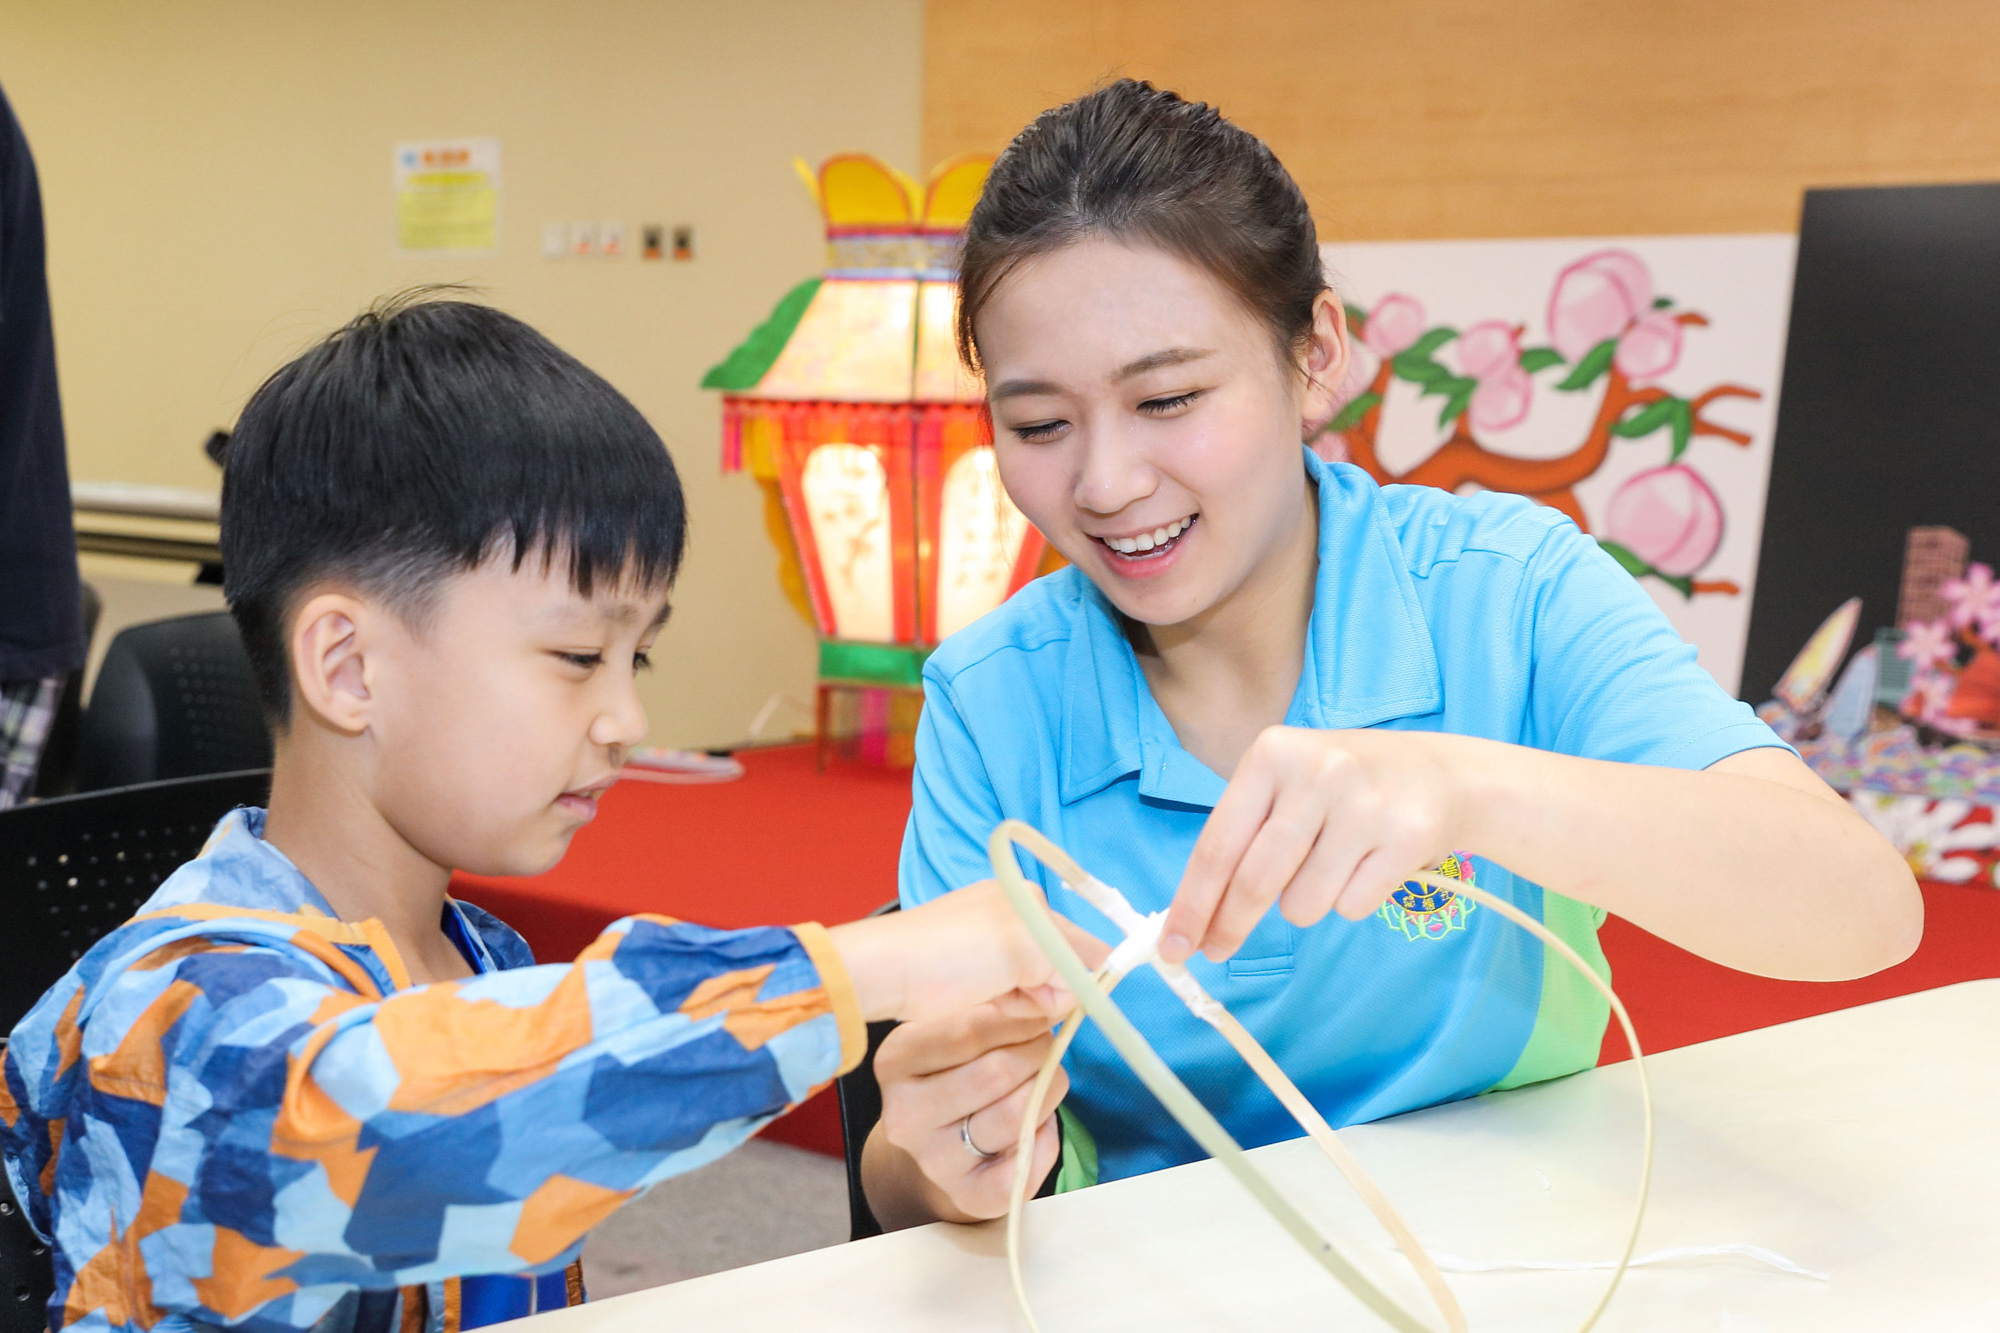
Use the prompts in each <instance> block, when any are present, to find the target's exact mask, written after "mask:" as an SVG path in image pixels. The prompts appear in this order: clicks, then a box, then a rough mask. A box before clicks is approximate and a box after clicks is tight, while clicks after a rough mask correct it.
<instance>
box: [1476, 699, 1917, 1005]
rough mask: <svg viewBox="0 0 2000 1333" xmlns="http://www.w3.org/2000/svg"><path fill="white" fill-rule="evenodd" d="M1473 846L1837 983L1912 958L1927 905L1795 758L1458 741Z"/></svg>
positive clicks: (1705, 953)
mask: <svg viewBox="0 0 2000 1333" xmlns="http://www.w3.org/2000/svg"><path fill="white" fill-rule="evenodd" d="M1437 740H1438V741H1439V742H1440V743H1441V744H1442V745H1444V746H1446V747H1447V752H1446V753H1445V754H1444V755H1442V756H1441V758H1442V759H1443V761H1444V762H1446V763H1447V764H1449V765H1451V766H1452V767H1453V768H1454V769H1455V770H1456V771H1457V772H1458V773H1459V774H1460V775H1461V782H1462V786H1461V791H1462V799H1463V804H1462V806H1461V809H1460V811H1459V816H1460V817H1459V819H1457V820H1455V821H1453V822H1454V823H1455V824H1456V825H1457V828H1458V830H1459V833H1460V836H1461V837H1462V838H1463V840H1464V845H1465V846H1466V848H1467V849H1468V850H1470V851H1473V852H1476V853H1478V854H1480V855H1482V856H1487V857H1490V858H1491V859H1493V860H1495V861H1497V862H1499V863H1500V864H1502V865H1504V866H1506V867H1507V868H1508V869H1509V870H1511V871H1513V872H1515V873H1516V874H1519V875H1522V876H1524V877H1526V878H1528V879H1531V880H1534V881H1535V882H1536V883H1539V884H1542V885H1544V886H1546V887H1547V888H1549V889H1552V890H1554V891H1556V892H1558V893H1562V894H1565V895H1567V896H1569V897H1572V898H1577V899H1580V900H1582V901H1584V902H1587V903H1591V904H1593V905H1594V906H1598V907H1602V908H1605V909H1606V910H1608V911H1611V912H1615V913H1616V914H1618V915H1619V916H1622V917H1624V918H1626V919H1627V920H1629V921H1631V922H1633V923H1634V924H1636V925H1639V926H1641V927H1643V928H1645V929H1646V930H1648V931H1651V932H1652V933H1653V934H1655V935H1658V936H1660V937H1661V938H1662V939H1665V940H1668V941H1671V942H1672V943H1674V944H1677V945H1679V946H1681V947H1682V948H1684V949H1687V950H1689V951H1690V952H1693V953H1696V954H1699V955H1701V956H1702V957H1704V958H1707V959H1710V960H1712V961H1714V962H1717V963H1721V964H1724V965H1725V966H1728V967H1733V968H1736V969H1738V970H1740V971H1745V972H1755V973H1758V974H1761V975H1763V976H1770V977H1781V978H1786V979H1790V980H1801V981H1837V980H1844V979H1847V978H1850V977H1857V976H1865V975H1866V974H1868V973H1870V972H1876V971H1879V970H1881V969H1882V968H1884V967H1888V966H1890V965H1891V964H1894V963H1897V962H1900V961H1902V960H1903V959H1904V958H1907V957H1908V956H1909V955H1910V953H1911V952H1912V951H1913V950H1914V949H1915V948H1916V946H1917V941H1918V940H1919V939H1920V938H1921V936H1922V934H1923V899H1922V896H1921V895H1920V894H1919V892H1918V890H1917V886H1916V881H1915V879H1914V878H1913V877H1912V875H1911V873H1910V869H1909V867H1908V865H1907V864H1905V863H1904V861H1903V859H1902V857H1901V856H1899V855H1898V854H1897V852H1896V850H1895V849H1894V848H1893V847H1891V846H1890V845H1889V844H1888V842H1887V841H1886V840H1885V839H1883V838H1882V836H1881V835H1880V834H1878V833H1877V832H1875V830H1874V829H1872V828H1870V827H1869V825H1868V824H1867V822H1866V821H1865V820H1863V819H1862V818H1861V817H1860V816H1859V815H1857V814H1855V813H1854V811H1853V810H1851V809H1849V808H1848V806H1847V804H1846V803H1845V802H1844V801H1842V800H1841V799H1840V798H1839V797H1838V796H1837V795H1835V794H1834V793H1833V791H1832V790H1831V789H1830V788H1828V787H1826V786H1825V784H1823V783H1821V782H1820V781H1819V779H1818V778H1817V777H1815V776H1814V775H1813V774H1812V772H1811V770H1809V769H1807V768H1806V767H1805V765H1804V764H1802V763H1800V762H1799V760H1798V759H1797V758H1795V757H1794V756H1793V755H1791V754H1790V753H1789V752H1787V751H1784V750H1780V749H1774V748H1766V749H1756V750H1747V751H1744V752H1742V753H1740V754H1736V755H1732V756H1730V757H1729V758H1727V759H1724V760H1722V761H1721V762H1719V763H1717V764H1716V765H1714V766H1713V767H1711V768H1709V769H1707V770H1705V771H1701V772H1689V771H1687V770H1683V769H1672V768H1655V767H1649V766H1645V765H1639V764H1621V763H1611V762H1606V761H1602V760H1591V759H1578V758H1575V757H1572V756H1568V755H1558V754H1550V753H1548V752H1546V751H1541V750H1533V749H1528V748H1526V747H1523V746H1517V745H1506V744H1502V743H1500V742H1496V741H1484V740H1478V739H1475V738H1470V737H1461V736H1443V735H1440V736H1438V737H1437Z"/></svg>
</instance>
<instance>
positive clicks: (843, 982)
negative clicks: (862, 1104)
mask: <svg viewBox="0 0 2000 1333" xmlns="http://www.w3.org/2000/svg"><path fill="white" fill-rule="evenodd" d="M792 933H793V934H794V935H796V936H798V938H799V943H800V944H801V945H803V946H804V948H805V951H806V956H807V957H808V958H811V959H812V963H813V967H814V968H815V969H817V970H818V972H819V984H820V987H821V989H823V990H825V991H826V998H827V1002H828V1003H829V1004H830V1005H831V1006H832V1007H833V1017H834V1021H835V1022H837V1023H838V1024H839V1025H840V1068H839V1069H837V1070H835V1071H834V1076H835V1077H836V1078H837V1077H839V1076H840V1075H841V1074H845V1073H846V1072H847V1071H848V1070H850V1069H852V1068H854V1067H855V1066H856V1065H858V1064H860V1063H861V1059H862V1057H863V1056H865V1055H867V1054H868V1023H867V1021H866V1020H865V1019H864V1018H863V1017H862V1014H861V997H860V996H858V995H856V994H855V993H854V981H853V979H852V978H850V977H849V976H848V975H847V964H846V962H844V961H843V960H842V959H841V956H840V950H839V949H837V948H835V947H834V943H833V936H831V935H829V934H827V930H826V927H825V926H822V925H821V924H820V923H819V922H817V921H807V922H805V923H803V924H801V925H796V926H793V927H792Z"/></svg>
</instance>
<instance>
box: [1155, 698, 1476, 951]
mask: <svg viewBox="0 0 2000 1333" xmlns="http://www.w3.org/2000/svg"><path fill="white" fill-rule="evenodd" d="M1461 739H1463V738H1461V737H1455V736H1445V735H1440V734H1437V733H1433V732H1421V731H1387V730H1367V731H1313V730H1307V729H1304V728H1299V727H1269V728H1267V729H1265V731H1264V732H1263V733H1262V734H1261V735H1259V736H1258V737H1257V739H1256V741H1255V742H1253V743H1252V744H1251V746H1250V749H1249V750H1248V751H1247V752H1245V754H1244V756H1243V760H1242V762H1241V763H1239V764H1238V765H1237V766H1236V772H1235V774H1234V775H1233V776H1232V777H1231V778H1230V781H1229V788H1228V790H1227V791H1225V792H1223V794H1222V799H1221V800H1220V801H1217V802H1216V804H1215V811H1214V813H1212V814H1211V815H1209V817H1208V824H1207V826H1206V827H1205V828H1203V829H1202V833H1201V837H1200V838H1199V839H1198V840H1197V841H1196V842H1195V846H1194V854H1193V855H1192V856H1191V857H1190V858H1189V859H1188V866H1187V872H1186V873H1185V874H1184V875H1183V876H1182V877H1181V885H1180V891H1179V892H1178V893H1177V894H1176V895H1175V896H1174V904H1173V907H1172V909H1171V910H1170V911H1169V912H1168V913H1167V924H1166V929H1165V931H1164V933H1163V934H1162V935H1161V938H1160V954H1161V956H1162V957H1164V958H1165V959H1166V960H1167V961H1168V962H1174V963H1178V962H1182V961H1184V960H1185V959H1186V958H1187V957H1188V956H1189V955H1190V954H1192V953H1193V952H1194V951H1195V950H1196V949H1200V950H1201V951H1202V953H1203V954H1205V955H1207V956H1208V957H1209V958H1211V959H1213V960H1216V961H1218V962H1219V961H1221V960H1222V959H1224V958H1227V957H1229V956H1230V955H1231V954H1233V953H1235V952H1236V950H1237V949H1238V948H1240V947H1242V944H1243V941H1244V938H1245V937H1246V936H1248V935H1249V934H1250V931H1251V929H1252V928H1253V927H1255V926H1256V924H1257V923H1258V922H1259V921H1261V920H1262V919H1263V917H1264V913H1265V912H1267V911H1269V910H1270V908H1271V905H1272V904H1273V903H1276V904H1277V905H1278V908H1279V910H1280V911H1281V912H1283V913H1284V916H1285V920H1287V921H1289V922H1291V923H1292V924H1293V925H1296V926H1310V925H1313V924H1314V923H1316V922H1317V921H1319V919H1320V918H1321V917H1323V916H1325V915H1326V914H1327V913H1328V912H1339V913H1340V914H1341V915H1342V916H1344V917H1347V918H1348V919H1349V920H1354V921H1358V920H1360V919H1361V918H1363V917H1365V916H1367V915H1368V914H1369V913H1370V912H1373V911H1374V910H1375V909H1376V908H1378V907H1380V906H1381V905H1382V903H1383V901H1384V900H1385V899H1387V898H1388V896H1389V894H1390V892H1391V891H1393V890H1394V889H1395V887H1396V886H1397V885H1398V884H1400V883H1401V882H1402V881H1403V880H1404V879H1405V878H1407V877H1408V876H1409V875H1410V874H1411V873H1412V872H1414V871H1416V870H1418V869H1420V868H1422V867H1425V866H1434V865H1436V864H1438V862H1439V861H1441V860H1442V859H1443V858H1444V855H1445V853H1446V852H1448V851H1450V850H1451V847H1450V843H1449V839H1450V838H1451V836H1452V831H1453V829H1454V827H1455V825H1456V823H1457V820H1458V818H1459V814H1460V811H1459V808H1458V807H1459V806H1460V805H1461V804H1462V796H1461V792H1460V790H1459V787H1458V785H1457V783H1456V782H1455V774H1454V771H1453V765H1452V764H1451V763H1450V762H1448V751H1449V749H1450V747H1451V743H1452V742H1455V741H1459V740H1461Z"/></svg>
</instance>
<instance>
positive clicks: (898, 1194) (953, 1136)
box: [861, 993, 1069, 1230]
mask: <svg viewBox="0 0 2000 1333" xmlns="http://www.w3.org/2000/svg"><path fill="white" fill-rule="evenodd" d="M1060 1016H1061V1015H1060V1014H1059V1013H1056V1012H1053V1011H1051V1010H1050V1009H1049V1008H1047V1007H1046V1006H1045V1005H1043V1004H1041V1003H1038V1002H1037V1001H1036V1000H1035V999H1033V998H1030V997H1028V996H1025V995H1021V994H1018V993H1017V994H1015V995H1011V996H1006V997H1003V998H1001V999H999V1000H995V1001H993V1002H992V1003H990V1004H983V1005H980V1006H979V1007H977V1008H976V1009H971V1010H968V1011H966V1012H963V1013H961V1014H957V1015H954V1016H952V1017H948V1018H938V1019H931V1020H929V1021H926V1022H916V1023H905V1024H903V1025H902V1026H900V1027H898V1028H897V1029H896V1030H895V1031H893V1032H891V1033H890V1034H889V1036H888V1037H887V1038H886V1039H885V1040H884V1041H883V1042H882V1045H881V1048H880V1049H879V1050H877V1051H876V1053H875V1079H876V1081H877V1082H878V1083H879V1084H880V1085H881V1088H882V1119H881V1121H880V1122H879V1123H878V1124H877V1125H876V1126H875V1129H874V1132H873V1133H871V1134H870V1135H869V1138H868V1144H867V1146H866V1148H865V1149H864V1150H863V1153H862V1167H861V1178H862V1183H863V1189H864V1190H865V1191H866V1193H867V1195H868V1203H869V1207H870V1209H871V1210H872V1211H873V1212H874V1214H875V1217H876V1220H877V1221H879V1222H880V1223H881V1224H882V1225H883V1227H884V1228H885V1229H888V1230H895V1229H897V1228H900V1227H906V1226H915V1225H917V1224H919V1223H922V1222H931V1221H937V1220H940V1219H942V1220H944V1221H948V1222H976V1221H983V1220H984V1219H986V1218H990V1217H999V1216H1001V1215H1002V1214H1003V1213H1005V1212H1006V1211H1007V1194H1008V1190H1009V1188H1010V1187H1011V1186H1012V1184H1013V1180H1014V1157H1015V1147H1016V1144H1017V1143H1018V1142H1019V1137H1020V1132H1021V1117H1022V1115H1023V1114H1024V1113H1025V1112H1026V1110H1027V1103H1028V1093H1029V1091H1030V1089H1031V1088H1032V1086H1033V1084H1034V1081H1035V1074H1036V1073H1037V1071H1039V1070H1040V1069H1041V1067H1042V1062H1043V1061H1044V1060H1045V1059H1047V1058H1048V1053H1049V1047H1050V1044H1051V1043H1052V1042H1053V1040H1054V1037H1053V1035H1052V1033H1051V1030H1050V1029H1051V1027H1052V1025H1053V1024H1054V1023H1055V1022H1056V1020H1057V1019H1058V1018H1060ZM1068 1090H1069V1078H1068V1076H1067V1075H1066V1074H1065V1073H1064V1072H1063V1071H1062V1070H1061V1069H1058V1070H1057V1071H1056V1075H1055V1081H1054V1083H1053V1084H1051V1085H1050V1090H1049V1096H1048V1101H1047V1104H1046V1105H1045V1106H1044V1107H1043V1108H1042V1116H1043V1119H1042V1122H1041V1126H1040V1129H1039V1131H1038V1132H1037V1134H1036V1136H1035V1157H1034V1166H1033V1170H1032V1172H1031V1175H1030V1180H1031V1182H1032V1184H1031V1185H1030V1191H1031V1192H1032V1191H1033V1190H1034V1189H1037V1188H1039V1187H1040V1186H1041V1183H1042V1181H1043V1179H1044V1178H1046V1177H1047V1175H1048V1173H1049V1170H1050V1168H1051V1167H1053V1166H1054V1165H1055V1160H1056V1150H1057V1138H1058V1131H1057V1126H1056V1119H1055V1110H1056V1104H1057V1103H1058V1102H1060V1101H1061V1100H1062V1098H1063V1094H1064V1093H1065V1092H1067V1091H1068ZM968 1117H970V1119H968ZM968 1135H969V1137H970V1138H971V1140H972V1142H973V1144H974V1145H976V1146H977V1147H978V1148H979V1149H981V1150H983V1151H985V1152H990V1153H993V1154H995V1155H994V1156H992V1157H990V1158H981V1157H980V1156H978V1155H977V1154H976V1153H974V1152H973V1151H972V1150H970V1149H968V1148H967V1146H966V1142H965V1140H966V1137H967V1136H968Z"/></svg>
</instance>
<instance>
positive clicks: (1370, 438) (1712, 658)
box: [1314, 236, 1797, 694]
mask: <svg viewBox="0 0 2000 1333" xmlns="http://www.w3.org/2000/svg"><path fill="white" fill-rule="evenodd" d="M1796 246H1797V242H1796V238H1794V237H1791V236H1682V237H1618V238H1612V239H1597V240H1593V239H1562V240H1524V241H1408V242H1386V243H1366V244H1360V243H1357V244H1352V245H1328V246H1324V247H1322V251H1323V254H1324V257H1325V260H1326V265H1327V268H1328V270H1329V274H1330V277H1331V280H1332V282H1333V286H1334V290H1335V291H1337V292H1338V293H1340V295H1341V297H1342V298H1343V299H1344V300H1345V301H1346V303H1347V306H1348V319H1349V322H1350V324H1351V325H1352V327H1353V328H1354V330H1355V333H1356V337H1355V340H1354V341H1355V348H1356V354H1355V360H1356V365H1355V367H1354V370H1353V372H1352V373H1351V374H1350V376H1349V377H1348V380H1347V383H1346V385H1345V386H1344V387H1343V390H1342V392H1343V395H1344V403H1343V406H1342V408H1341V410H1340V413H1339V415H1337V416H1336V417H1335V418H1334V419H1333V422H1332V423H1331V425H1330V427H1329V428H1328V430H1327V431H1326V432H1324V433H1323V434H1322V435H1321V436H1320V437H1319V438H1318V439H1317V440H1316V441H1315V445H1314V447H1315V448H1316V449H1318V450H1319V451H1320V452H1321V453H1322V454H1323V455H1325V456H1327V457H1329V458H1339V459H1345V460H1346V461H1349V462H1353V463H1357V464H1359V465H1361V466H1362V467H1365V468H1367V469H1368V471H1369V472H1371V473H1373V474H1374V475H1375V477H1376V479H1377V480H1378V481H1382V482H1385V483H1386V482H1409V483H1423V484H1428V485H1434V486H1442V487H1445V488H1446V489H1449V490H1455V491H1461V492H1466V491H1472V490H1480V489H1484V490H1500V491H1514V492H1517V493H1520V494H1524V495H1529V496H1532V497H1533V498H1534V499H1536V500H1538V501H1540V502H1541V503H1543V504H1547V505H1552V506H1554V507H1555V508H1557V509H1560V510H1562V511H1563V512H1564V513H1566V514H1568V515H1569V516H1570V517H1571V518H1573V519H1575V520H1576V521H1577V523H1578V525H1579V526H1581V527H1582V528H1583V530H1584V531H1586V532H1588V533H1591V534H1592V535H1594V536H1595V537H1596V538H1597V539H1598V540H1599V541H1600V542H1602V543H1603V544H1604V547H1605V549H1606V550H1608V551H1609V552H1610V553H1611V554H1612V556H1613V557H1614V558H1616V559H1617V560H1618V562H1619V563H1620V564H1622V565H1624V567H1625V568H1626V569H1627V570H1629V571H1631V573H1632V575H1633V577H1635V578H1637V579H1638V580H1639V581H1640V584H1641V586H1643V587H1644V588H1645V589H1646V591H1647V592H1648V593H1650V594H1651V595H1652V597H1653V600H1654V601H1656V602H1657V603H1659V605H1660V606H1661V608H1662V609H1664V610H1665V611H1666V613H1667V618H1668V619H1669V620H1671V621H1672V622H1673V624H1674V627H1675V628H1676V629H1677V630H1679V631H1680V634H1681V637H1682V638H1684V639H1686V640H1687V641H1688V642H1689V643H1691V644H1693V645H1695V647H1696V648H1697V649H1698V650H1699V652H1700V655H1701V664H1702V666H1704V667H1706V668H1707V669H1708V671H1709V673H1710V674H1711V675H1713V676H1714V677H1715V678H1716V680H1717V681H1718V682H1719V683H1720V684H1721V685H1722V687H1723V688H1724V689H1725V690H1728V691H1730V692H1731V693H1732V694H1733V693H1735V692H1736V691H1737V689H1738V687H1739V683H1740V680H1741V677H1742V672H1743V649H1744V643H1745V640H1746V638H1747V636H1748V633H1749V627H1750V591H1751V588H1752V587H1753V586H1754V584H1755V581H1756V576H1757V556H1758V549H1759V545H1760V541H1761V536H1762V530H1763V521H1764V494H1765V488H1766V484H1767V482H1768V480H1769V477H1770V470H1771V435H1772V427H1773V423H1774V422H1775V421H1776V418H1777V406H1778V404H1777V397H1778V380H1779V373H1780V370H1781V367H1782V365H1783V362H1784V350H1785V327H1786V321H1787V317H1788V312H1789V309H1790V304H1791V279H1792V261H1793V257H1794V253H1795V250H1796Z"/></svg>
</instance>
